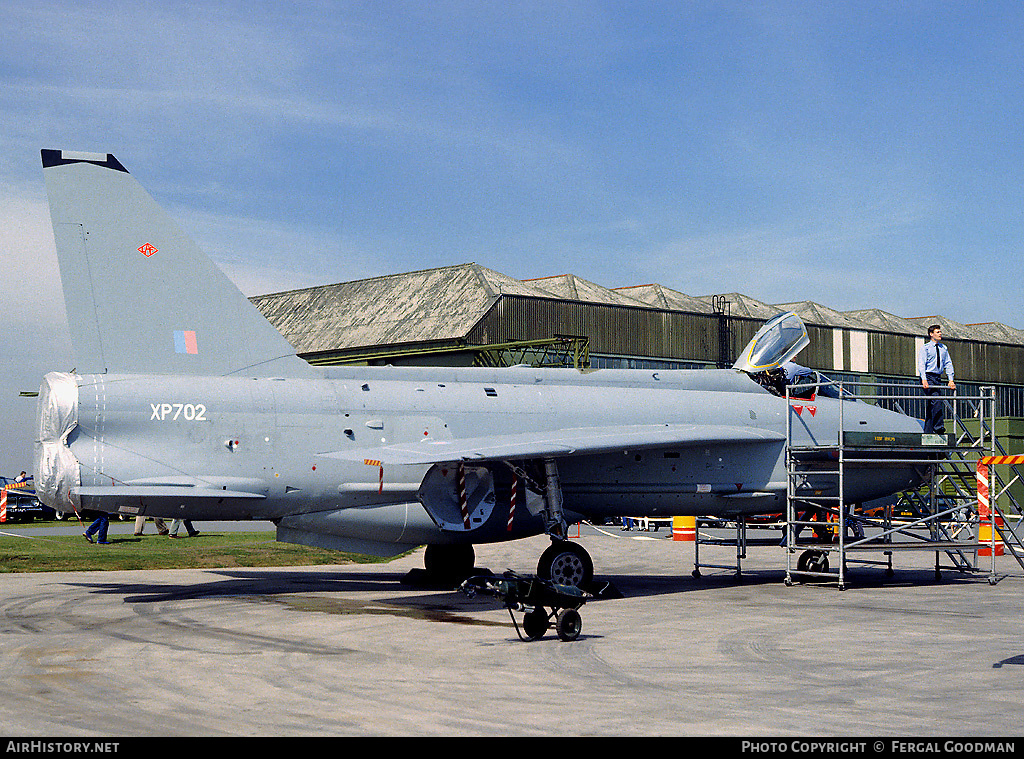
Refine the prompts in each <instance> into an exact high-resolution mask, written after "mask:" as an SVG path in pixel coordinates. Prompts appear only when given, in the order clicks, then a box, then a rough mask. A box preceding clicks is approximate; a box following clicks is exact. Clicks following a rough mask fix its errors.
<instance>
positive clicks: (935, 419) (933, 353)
mask: <svg viewBox="0 0 1024 759" xmlns="http://www.w3.org/2000/svg"><path fill="white" fill-rule="evenodd" d="M928 337H929V340H928V342H926V343H925V344H924V345H922V346H921V350H919V351H918V353H917V373H918V374H919V375H920V376H921V386H922V387H923V388H924V394H925V395H927V396H929V400H928V413H927V414H926V415H925V420H924V431H925V432H937V433H939V434H943V433H944V432H945V431H946V422H945V418H944V416H945V415H944V414H943V405H944V404H943V401H942V399H941V397H940V395H941V393H942V389H941V388H940V387H939V385H940V384H942V373H943V372H945V373H946V378H947V379H948V380H949V383H948V384H949V389H950V390H956V385H955V384H954V383H953V361H952V360H951V359H950V357H949V351H948V350H947V349H946V346H945V345H943V344H942V327H940V326H939V325H938V324H933V325H931V326H930V327H928Z"/></svg>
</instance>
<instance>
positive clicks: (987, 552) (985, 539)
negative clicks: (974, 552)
mask: <svg viewBox="0 0 1024 759" xmlns="http://www.w3.org/2000/svg"><path fill="white" fill-rule="evenodd" d="M996 526H997V527H1000V528H1001V527H1002V526H1003V518H1002V517H1001V516H999V515H998V514H997V515H996ZM978 542H979V543H984V545H985V547H984V548H979V549H978V556H991V555H992V521H991V519H985V518H984V517H982V519H981V521H980V522H979V523H978ZM995 548H996V556H1002V555H1003V540H1002V538H1000V537H999V533H998V532H997V533H996V546H995Z"/></svg>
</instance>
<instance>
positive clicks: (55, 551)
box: [0, 531, 388, 573]
mask: <svg viewBox="0 0 1024 759" xmlns="http://www.w3.org/2000/svg"><path fill="white" fill-rule="evenodd" d="M109 540H110V544H109V545H98V544H91V543H89V542H88V541H87V540H86V539H85V538H83V537H82V536H81V535H77V536H60V537H49V536H47V537H43V536H39V537H36V536H33V535H32V534H31V532H29V531H25V532H24V533H23V534H19V535H16V536H14V535H0V573H3V572H80V571H94V570H120V569H183V568H199V569H202V568H222V567H296V566H313V565H318V564H369V563H382V562H386V561H388V559H381V558H379V557H376V556H363V555H360V554H352V553H342V552H340V551H328V550H326V549H322V548H310V547H309V546H301V545H294V544H292V543H278V542H277V541H276V540H274V538H273V533H267V532H229V533H217V532H213V533H208V532H206V531H203V532H202V533H201V534H200V535H198V536H196V537H194V538H176V539H170V538H167V537H164V536H160V535H142V536H133V535H110V537H109Z"/></svg>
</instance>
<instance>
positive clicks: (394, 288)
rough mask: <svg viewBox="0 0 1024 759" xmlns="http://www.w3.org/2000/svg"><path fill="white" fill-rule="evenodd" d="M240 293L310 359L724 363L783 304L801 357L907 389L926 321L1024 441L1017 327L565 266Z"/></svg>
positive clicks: (466, 270)
mask: <svg viewBox="0 0 1024 759" xmlns="http://www.w3.org/2000/svg"><path fill="white" fill-rule="evenodd" d="M252 301H253V303H255V305H256V306H257V307H258V308H259V309H260V311H262V312H263V314H264V315H265V316H266V317H267V319H269V320H270V322H271V323H272V324H274V326H275V327H277V329H278V330H279V331H280V332H281V333H282V334H283V335H284V336H285V337H286V338H287V339H288V340H289V341H290V342H291V344H292V345H293V346H294V347H295V349H296V351H297V352H298V353H299V355H301V356H302V357H303V358H305V359H306V360H307V361H309V362H310V363H313V364H320V365H331V364H354V363H363V364H420V365H424V364H426V365H463V366H465V365H474V364H476V365H511V364H517V363H532V364H537V365H547V364H552V365H575V366H578V367H581V368H585V367H594V368H605V367H619V368H652V369H653V368H700V367H714V366H731V365H732V363H733V361H734V360H735V358H736V356H737V354H738V352H739V351H740V350H742V349H743V346H744V345H746V343H747V342H748V341H749V340H750V338H751V337H752V336H753V334H754V333H755V332H756V331H757V329H758V328H759V327H760V326H761V324H762V323H763V322H764V321H765V320H766V319H768V318H771V317H772V316H773V315H775V314H777V313H779V312H780V311H794V312H796V313H797V314H798V315H799V316H800V317H801V318H802V319H803V320H804V323H805V324H806V325H807V331H808V334H809V336H810V338H811V342H810V345H809V346H808V347H807V348H805V349H804V351H803V352H802V353H801V354H800V355H799V356H798V357H797V359H798V361H799V362H800V363H801V364H804V365H807V366H809V367H811V368H812V369H817V370H819V371H821V372H823V373H825V374H827V375H829V376H830V377H832V378H833V379H842V380H845V381H861V382H872V383H879V384H883V385H886V386H892V387H893V388H894V389H895V390H897V391H898V392H905V391H902V390H899V388H901V387H916V386H919V383H918V380H917V379H916V376H915V373H916V359H915V356H916V350H917V346H918V345H919V344H920V343H921V342H922V341H923V340H924V339H926V336H927V325H929V324H931V323H933V322H935V323H940V324H941V325H942V327H943V335H944V337H943V342H944V343H946V344H947V346H948V347H949V350H950V354H951V355H952V357H953V361H954V364H955V365H956V380H957V385H958V389H959V391H960V392H962V393H964V394H976V393H977V392H978V391H979V389H980V388H981V387H982V386H994V387H995V388H996V397H997V409H998V411H997V414H998V416H999V417H1001V418H1003V419H1004V420H1005V422H1004V424H1007V425H1009V426H1007V427H1006V428H1005V429H1003V430H1002V432H1001V433H1000V436H1001V437H1004V438H1005V437H1007V436H1009V437H1011V438H1013V437H1018V436H1020V437H1021V438H1024V330H1021V329H1016V328H1013V327H1010V326H1007V325H1005V324H999V323H994V322H993V323H987V324H960V323H958V322H956V321H954V320H951V319H948V318H946V317H944V316H941V315H929V316H920V317H913V318H904V317H900V316H896V315H893V314H890V313H886V312H884V311H881V310H879V309H865V310H859V311H837V310H835V309H832V308H829V307H828V306H825V305H822V304H819V303H813V302H810V301H805V302H798V303H775V304H767V303H762V302H760V301H757V300H755V299H753V298H750V297H748V296H746V295H743V294H740V293H726V294H716V295H703V296H699V297H697V296H691V295H686V294H684V293H681V292H678V291H676V290H672V289H670V288H667V287H665V286H663V285H659V284H647V285H636V286H631V287H620V288H614V289H612V288H607V287H602V286H601V285H598V284H595V283H593V282H588V281H586V280H584V279H580V278H579V277H576V276H573V275H571V274H567V275H562V276H557V277H546V278H541V279H533V280H517V279H514V278H512V277H509V276H507V275H504V274H501V273H499V272H496V271H493V270H491V269H488V268H486V267H483V266H480V265H478V264H475V263H469V264H461V265H456V266H446V267H441V268H436V269H427V270H423V271H414V272H408V273H404V274H394V275H389V276H382V277H374V278H371V279H364V280H359V281H355V282H341V283H338V284H332V285H322V286H317V287H310V288H305V289H301V290H291V291H287V292H279V293H271V294H268V295H261V296H256V297H254V298H252ZM910 405H911V406H912V405H913V402H910ZM922 408H923V407H922ZM906 410H907V411H908V412H910V413H915V412H916V409H914V408H907V409H906ZM915 415H918V416H920V415H923V411H922V413H915ZM1007 418H1012V419H1007ZM1018 442H1024V440H1021V441H1018ZM1010 446H1011V450H1018V449H1024V446H1021V445H1017V444H1014V443H1013V442H1011V443H1010Z"/></svg>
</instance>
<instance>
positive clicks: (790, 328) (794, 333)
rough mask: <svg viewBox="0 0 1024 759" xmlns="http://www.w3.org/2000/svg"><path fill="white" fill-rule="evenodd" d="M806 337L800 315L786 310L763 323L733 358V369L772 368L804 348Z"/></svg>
mask: <svg viewBox="0 0 1024 759" xmlns="http://www.w3.org/2000/svg"><path fill="white" fill-rule="evenodd" d="M810 341H811V339H810V338H809V337H808V336H807V328H806V327H804V323H803V322H802V321H801V320H800V317H799V316H797V315H796V314H794V313H793V312H792V311H787V312H786V313H784V314H779V315H778V316H776V317H774V318H772V319H770V320H768V321H767V322H765V323H764V326H763V327H761V329H759V330H758V331H757V334H756V335H754V337H753V339H752V340H751V341H750V342H749V343H747V347H746V348H744V349H743V352H742V353H741V354H740V357H739V358H738V359H736V363H735V364H733V369H739V370H740V371H744V372H751V373H755V372H766V371H768V370H769V369H775V368H776V367H779V366H782V365H783V364H784V363H786V362H787V361H789V360H790V359H792V358H793V357H794V356H795V355H796V354H797V353H799V352H800V351H802V350H803V349H804V348H806V347H807V344H808V343H809V342H810Z"/></svg>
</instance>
